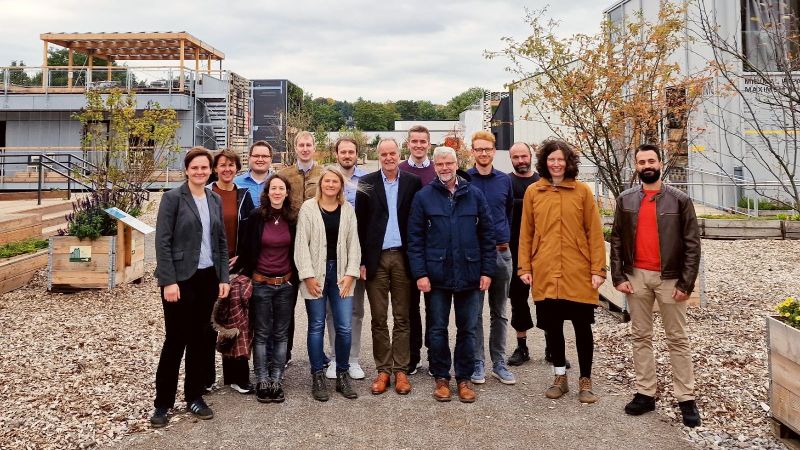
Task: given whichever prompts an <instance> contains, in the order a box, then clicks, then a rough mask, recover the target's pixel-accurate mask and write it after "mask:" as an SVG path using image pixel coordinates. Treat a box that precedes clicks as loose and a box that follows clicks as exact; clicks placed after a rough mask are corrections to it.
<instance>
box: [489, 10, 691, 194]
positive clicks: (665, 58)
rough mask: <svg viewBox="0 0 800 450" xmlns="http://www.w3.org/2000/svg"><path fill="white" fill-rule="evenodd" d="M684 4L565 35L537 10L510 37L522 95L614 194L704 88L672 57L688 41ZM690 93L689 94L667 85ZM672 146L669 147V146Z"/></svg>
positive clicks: (518, 90) (498, 54) (512, 69)
mask: <svg viewBox="0 0 800 450" xmlns="http://www.w3.org/2000/svg"><path fill="white" fill-rule="evenodd" d="M683 11H684V10H683V8H682V7H681V6H678V5H675V4H672V3H669V2H664V3H663V4H662V6H661V9H660V11H659V14H658V17H657V18H656V19H655V20H654V21H652V22H651V21H648V20H646V19H645V18H644V17H643V16H642V15H636V16H633V17H628V18H627V20H626V22H625V24H624V26H618V25H616V24H613V23H611V22H610V21H608V20H606V21H604V22H603V23H602V26H601V30H600V32H599V33H597V34H594V35H586V34H576V35H574V36H571V37H568V38H560V37H558V36H557V34H556V31H557V29H558V27H559V22H558V21H556V20H553V19H548V18H547V17H545V13H546V11H544V10H542V11H537V12H530V13H528V14H527V15H526V21H527V22H528V24H529V25H530V29H531V35H530V36H529V37H528V38H527V39H525V40H523V41H517V40H514V39H512V38H504V43H505V46H506V47H505V49H504V50H502V51H499V52H491V53H487V56H488V57H489V58H494V57H506V58H508V59H509V60H510V62H511V64H510V66H509V67H508V71H509V72H511V73H512V74H514V75H515V78H516V81H514V82H513V83H511V85H512V86H514V89H515V95H517V96H519V95H522V96H523V100H522V103H523V105H528V106H530V108H531V110H532V111H533V114H534V115H536V116H538V117H536V118H532V119H539V120H542V121H544V122H545V123H546V124H547V125H548V127H549V128H550V129H551V130H552V132H553V133H554V135H555V136H557V137H559V138H561V139H564V140H566V141H568V142H570V143H572V144H574V145H575V146H576V147H577V148H578V149H579V150H580V151H581V153H582V156H583V157H584V158H586V159H587V160H588V161H590V162H591V163H593V164H594V165H596V166H597V177H598V179H599V180H600V182H601V183H602V184H603V185H604V186H606V187H607V188H608V189H609V190H610V191H611V193H612V194H613V195H617V194H619V193H620V192H622V191H623V190H624V189H626V188H627V187H629V186H630V185H631V183H632V182H633V180H634V176H635V172H634V171H632V170H630V169H631V160H632V155H633V151H634V149H635V148H636V147H637V146H638V145H639V144H641V143H644V142H654V143H660V142H662V141H664V140H665V139H664V134H665V130H664V126H665V125H664V124H665V121H666V119H667V118H668V117H671V118H674V117H685V116H686V114H687V113H688V110H689V109H691V108H692V107H693V106H694V104H695V103H696V99H697V97H698V93H699V92H701V88H702V82H703V79H704V78H703V77H701V76H698V75H695V76H692V77H688V78H687V77H683V76H682V75H681V73H680V69H679V67H678V65H677V64H676V63H674V62H672V61H670V55H672V54H673V53H674V52H675V50H676V49H678V48H679V47H680V46H681V45H682V44H683V42H684V41H683V27H684V22H683V17H684V16H683ZM670 90H671V91H673V92H674V91H675V90H678V91H680V92H683V93H684V95H683V97H684V98H683V101H682V102H674V101H670V99H669V98H668V95H667V92H668V91H670ZM668 153H669V152H668Z"/></svg>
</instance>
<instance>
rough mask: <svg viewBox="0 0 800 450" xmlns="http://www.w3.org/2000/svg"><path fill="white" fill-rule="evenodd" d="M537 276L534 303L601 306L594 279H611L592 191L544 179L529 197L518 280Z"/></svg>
mask: <svg viewBox="0 0 800 450" xmlns="http://www.w3.org/2000/svg"><path fill="white" fill-rule="evenodd" d="M528 273H530V274H532V275H533V283H532V294H533V300H534V301H539V300H544V299H545V298H558V299H564V300H571V301H575V302H580V303H589V304H594V305H596V304H598V303H599V295H598V293H597V290H595V289H593V288H592V275H599V276H601V277H603V278H605V277H606V249H605V243H604V242H603V227H602V224H601V223H600V214H599V212H598V211H597V205H596V204H595V201H594V197H593V195H592V191H591V189H589V186H588V185H586V184H585V183H582V182H580V181H575V180H564V181H563V182H562V183H561V184H560V185H558V186H554V185H553V184H551V183H550V182H549V181H548V180H546V179H544V178H542V179H540V180H539V181H537V182H536V183H534V184H532V185H531V186H529V187H528V190H527V191H525V198H524V200H523V209H522V225H521V227H520V233H519V267H518V270H517V274H518V275H524V274H528Z"/></svg>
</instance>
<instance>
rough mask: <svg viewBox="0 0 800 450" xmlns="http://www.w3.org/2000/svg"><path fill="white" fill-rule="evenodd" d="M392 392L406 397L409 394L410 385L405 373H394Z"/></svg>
mask: <svg viewBox="0 0 800 450" xmlns="http://www.w3.org/2000/svg"><path fill="white" fill-rule="evenodd" d="M394 390H395V392H397V393H398V394H400V395H406V394H408V393H409V392H411V383H409V382H408V376H407V375H406V374H405V372H401V371H397V372H395V373H394Z"/></svg>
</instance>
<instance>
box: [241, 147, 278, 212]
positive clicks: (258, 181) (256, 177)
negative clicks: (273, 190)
mask: <svg viewBox="0 0 800 450" xmlns="http://www.w3.org/2000/svg"><path fill="white" fill-rule="evenodd" d="M247 164H248V167H249V170H248V171H247V172H246V173H243V174H241V175H239V176H238V177H236V178H234V179H233V182H234V184H236V186H238V187H240V188H243V189H247V190H248V191H249V192H250V197H251V198H252V199H253V205H254V207H255V208H258V207H259V205H261V192H262V191H263V190H264V182H265V181H267V178H269V176H270V174H271V173H272V167H271V166H272V146H271V145H269V143H268V142H266V141H255V142H253V145H251V146H250V152H249V153H248V157H247Z"/></svg>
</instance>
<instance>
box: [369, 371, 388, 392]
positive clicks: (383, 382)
mask: <svg viewBox="0 0 800 450" xmlns="http://www.w3.org/2000/svg"><path fill="white" fill-rule="evenodd" d="M387 389H389V374H388V373H386V372H378V376H377V377H375V381H373V382H372V394H373V395H381V394H383V393H384V392H386V390H387Z"/></svg>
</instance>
